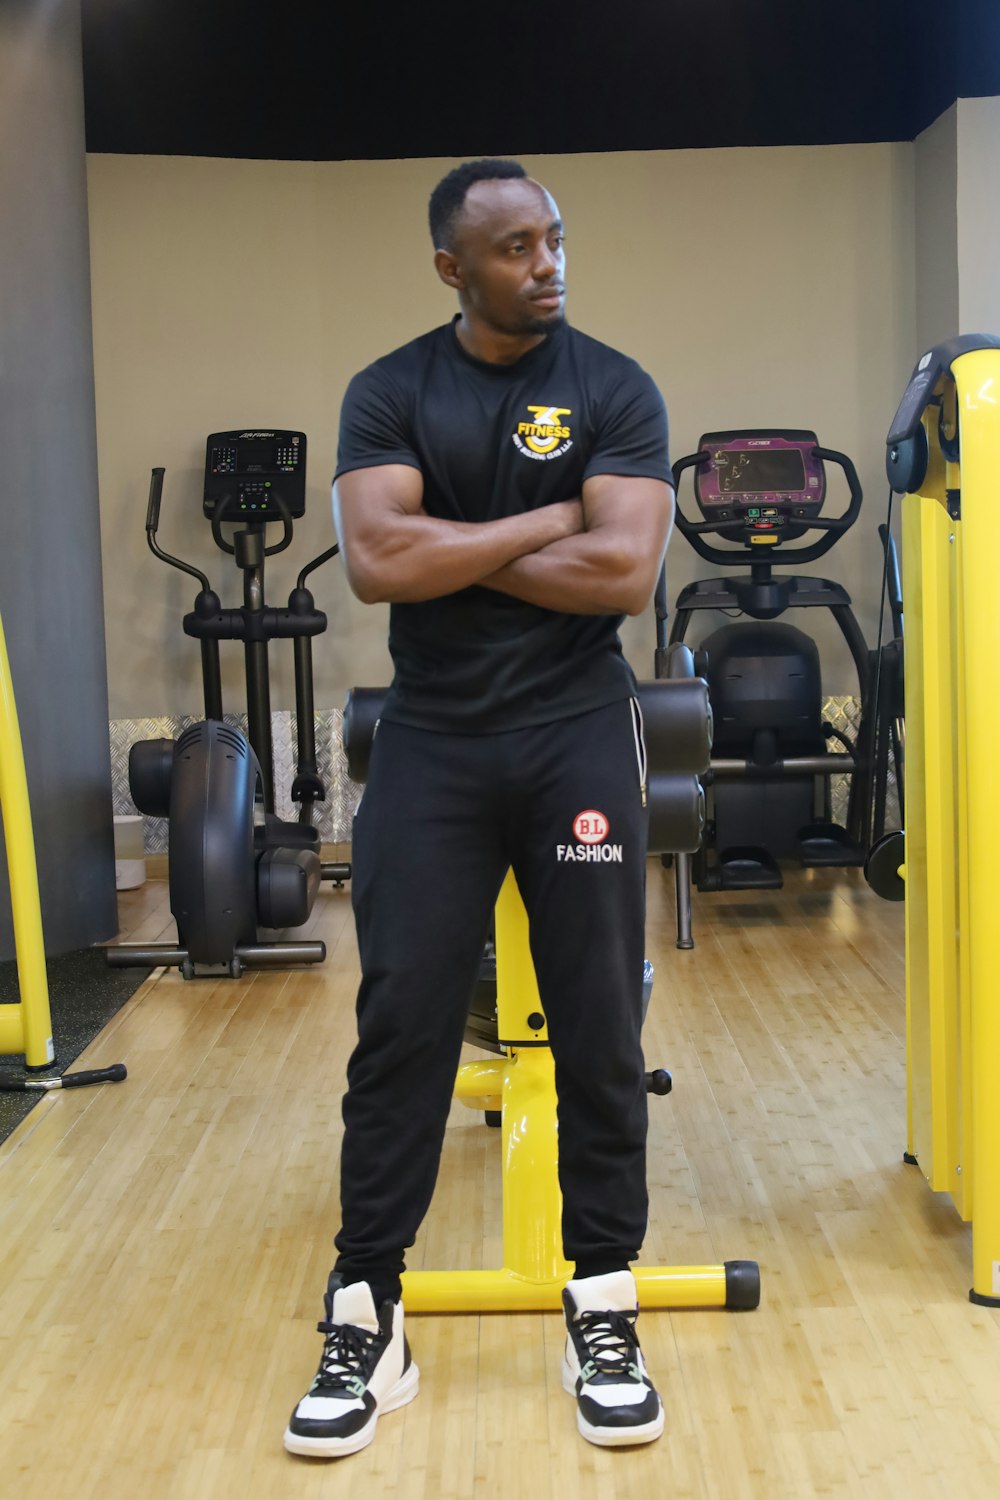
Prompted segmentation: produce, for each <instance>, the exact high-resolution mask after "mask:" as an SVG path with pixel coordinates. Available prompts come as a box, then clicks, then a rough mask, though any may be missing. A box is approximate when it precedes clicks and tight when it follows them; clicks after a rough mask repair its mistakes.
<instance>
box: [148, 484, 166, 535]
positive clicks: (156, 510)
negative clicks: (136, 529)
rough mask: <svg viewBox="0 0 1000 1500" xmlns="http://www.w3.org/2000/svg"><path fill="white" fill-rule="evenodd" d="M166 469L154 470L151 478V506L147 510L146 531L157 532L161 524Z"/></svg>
mask: <svg viewBox="0 0 1000 1500" xmlns="http://www.w3.org/2000/svg"><path fill="white" fill-rule="evenodd" d="M166 472H167V471H166V469H154V470H153V472H152V474H151V475H150V478H149V505H148V506H147V508H146V530H147V531H156V529H157V528H158V526H159V524H160V501H161V500H162V498H163V476H164V474H165V473H166Z"/></svg>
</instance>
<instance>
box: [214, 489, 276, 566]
mask: <svg viewBox="0 0 1000 1500" xmlns="http://www.w3.org/2000/svg"><path fill="white" fill-rule="evenodd" d="M231 499H232V496H231V495H224V496H223V497H222V499H221V500H220V501H219V503H218V505H217V506H216V507H215V512H214V514H213V516H212V540H213V541H214V542H215V545H216V546H217V547H218V548H219V550H220V551H222V552H228V553H229V554H230V556H232V555H233V554H234V553H235V551H236V547H235V546H234V544H233V543H232V542H227V541H226V539H225V537H224V536H223V535H222V523H223V521H226V520H230V519H232V520H233V524H235V525H237V526H238V525H239V523H240V520H242V519H243V518H242V517H239V518H231V517H227V515H226V511H227V510H228V509H229V505H230V501H231ZM270 504H272V505H273V506H275V508H276V509H277V510H278V512H279V513H280V515H281V527H282V535H281V541H280V542H275V544H274V546H273V547H265V548H264V556H265V557H273V556H274V554H275V553H276V552H284V550H285V548H286V547H289V546H291V541H292V517H291V515H290V513H289V510H288V506H287V505H286V504H285V502H284V500H283V499H282V498H281V496H280V495H279V494H278V493H277V492H276V491H275V493H274V494H272V495H271V497H270ZM248 519H249V521H250V523H251V525H252V524H253V520H254V518H253V517H252V516H251V517H248ZM257 524H258V525H259V526H261V527H266V526H267V522H266V521H264V520H259V519H258V522H257Z"/></svg>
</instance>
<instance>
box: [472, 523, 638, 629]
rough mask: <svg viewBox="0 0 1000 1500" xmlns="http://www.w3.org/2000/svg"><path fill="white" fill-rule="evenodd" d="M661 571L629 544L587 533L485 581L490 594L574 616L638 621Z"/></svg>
mask: <svg viewBox="0 0 1000 1500" xmlns="http://www.w3.org/2000/svg"><path fill="white" fill-rule="evenodd" d="M659 562H660V560H659V558H657V559H656V560H655V566H652V567H651V565H650V560H649V559H648V558H647V557H641V558H637V557H636V556H635V554H634V553H633V552H632V551H631V549H629V548H628V546H627V544H626V541H625V539H622V538H620V537H612V536H611V535H610V534H602V532H601V531H588V532H581V533H580V534H579V535H578V536H572V537H567V538H565V539H564V540H563V541H558V542H552V543H551V544H550V545H549V546H547V547H543V548H542V549H541V550H539V551H537V552H533V553H532V554H531V555H530V556H527V557H519V558H517V559H516V560H515V561H513V562H510V563H507V564H506V565H505V566H504V567H503V568H500V569H498V570H497V572H495V573H493V574H491V575H490V576H489V577H487V578H483V579H481V580H480V581H481V583H482V584H483V586H484V587H485V588H491V589H496V590H497V592H498V593H501V594H510V595H512V596H513V597H514V598H515V599H523V600H524V601H525V603H527V604H537V605H539V606H540V607H541V608H543V609H553V610H558V611H560V612H561V613H565V614H574V615H636V614H640V613H641V611H642V610H643V609H645V607H646V605H647V604H648V603H649V599H650V596H651V594H652V592H653V587H654V585H655V582H656V574H657V572H658V570H659Z"/></svg>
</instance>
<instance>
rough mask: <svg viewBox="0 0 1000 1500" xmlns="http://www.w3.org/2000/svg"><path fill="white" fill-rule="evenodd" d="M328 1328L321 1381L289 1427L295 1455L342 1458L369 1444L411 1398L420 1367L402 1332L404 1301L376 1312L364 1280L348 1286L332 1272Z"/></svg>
mask: <svg viewBox="0 0 1000 1500" xmlns="http://www.w3.org/2000/svg"><path fill="white" fill-rule="evenodd" d="M324 1303H325V1306H326V1321H325V1322H323V1323H320V1324H318V1325H317V1326H318V1328H319V1332H320V1333H322V1334H325V1339H324V1342H323V1355H322V1358H321V1359H320V1362H319V1369H318V1370H317V1372H316V1379H315V1380H314V1381H313V1383H312V1385H311V1386H310V1387H309V1389H308V1391H307V1392H306V1394H305V1395H304V1396H303V1397H302V1400H301V1401H300V1402H299V1404H298V1406H296V1408H295V1410H294V1411H293V1412H292V1415H291V1420H290V1421H289V1423H288V1428H287V1430H286V1432H285V1447H286V1448H287V1449H288V1451H289V1453H300V1454H304V1455H305V1456H306V1457H308V1458H339V1457H341V1456H343V1455H345V1454H348V1453H357V1452H358V1450H359V1449H361V1448H366V1447H367V1446H368V1444H369V1443H370V1442H371V1440H372V1438H373V1437H374V1436H375V1424H376V1422H377V1421H378V1419H379V1417H381V1416H384V1415H385V1413H386V1412H387V1411H395V1410H396V1408H397V1407H398V1406H405V1405H406V1403H407V1402H408V1401H412V1400H413V1398H414V1396H415V1395H416V1394H417V1391H418V1390H419V1388H420V1372H419V1370H418V1369H417V1367H416V1365H415V1364H414V1363H413V1361H412V1359H411V1358H410V1349H409V1345H408V1344H407V1342H406V1335H405V1333H404V1332H403V1304H402V1303H401V1302H383V1304H382V1306H381V1307H380V1308H379V1310H378V1312H376V1311H375V1303H374V1302H373V1301H372V1294H371V1288H370V1287H369V1285H368V1283H367V1282H366V1281H356V1282H352V1283H351V1284H350V1285H349V1286H343V1285H342V1283H341V1279H340V1277H339V1275H338V1274H337V1273H336V1272H334V1273H333V1275H332V1276H331V1277H330V1282H329V1286H328V1287H327V1292H326V1297H325V1298H324Z"/></svg>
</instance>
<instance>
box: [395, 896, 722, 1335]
mask: <svg viewBox="0 0 1000 1500" xmlns="http://www.w3.org/2000/svg"><path fill="white" fill-rule="evenodd" d="M496 947H497V998H498V1035H499V1036H500V1038H501V1039H502V1040H504V1042H505V1043H506V1041H507V1039H509V1038H513V1037H523V1038H524V1039H525V1040H524V1041H523V1042H521V1043H514V1042H511V1043H510V1044H509V1045H508V1046H507V1053H506V1056H504V1057H495V1058H488V1059H482V1060H477V1061H476V1062H470V1063H464V1064H463V1065H462V1067H460V1068H459V1071H458V1079H457V1082H456V1086H455V1095H456V1098H459V1099H461V1100H462V1102H463V1103H464V1104H467V1105H469V1106H470V1108H473V1109H482V1110H500V1111H501V1114H502V1123H501V1152H502V1159H503V1251H504V1264H503V1266H502V1267H501V1268H500V1269H499V1270H487V1271H407V1272H406V1273H405V1275H404V1276H403V1297H404V1300H405V1302H406V1310H407V1312H416V1313H430V1312H546V1311H555V1310H558V1309H559V1308H561V1306H562V1300H561V1299H562V1289H563V1287H564V1286H565V1284H566V1282H567V1280H569V1278H570V1277H571V1276H572V1274H573V1268H572V1267H571V1266H570V1265H569V1263H568V1262H567V1261H566V1260H565V1259H564V1258H563V1254H562V1222H561V1221H562V1195H561V1193H560V1190H559V1177H558V1134H557V1125H556V1090H555V1068H554V1064H553V1060H552V1052H551V1050H550V1048H549V1047H548V1045H547V1032H546V1030H545V1027H544V1026H543V1027H541V1028H540V1029H539V1028H536V1026H535V1025H528V1024H527V1020H526V1018H527V1017H528V1016H529V1015H532V1016H533V1017H534V1016H541V1015H542V1014H543V1012H542V1006H541V1000H540V997H539V994H538V983H537V980H536V978H535V972H534V966H533V964H532V961H531V950H530V947H529V943H528V918H527V913H526V912H525V909H524V904H523V902H522V900H521V896H520V892H519V891H518V889H517V883H516V881H515V879H514V875H513V872H510V873H508V876H507V879H506V880H505V882H504V885H503V889H502V890H501V892H500V897H499V900H498V901H497V908H496ZM635 1279H636V1282H637V1283H638V1287H639V1300H640V1302H641V1304H642V1306H643V1307H646V1308H655V1307H725V1306H726V1293H727V1287H726V1267H725V1266H724V1265H721V1266H653V1267H643V1266H637V1267H636V1268H635Z"/></svg>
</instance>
